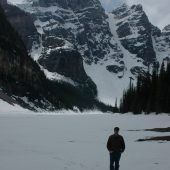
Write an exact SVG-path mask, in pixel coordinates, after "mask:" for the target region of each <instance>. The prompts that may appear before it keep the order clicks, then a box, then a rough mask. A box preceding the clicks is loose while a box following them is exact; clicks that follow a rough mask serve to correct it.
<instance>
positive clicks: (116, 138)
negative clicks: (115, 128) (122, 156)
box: [107, 134, 125, 152]
mask: <svg viewBox="0 0 170 170" xmlns="http://www.w3.org/2000/svg"><path fill="white" fill-rule="evenodd" d="M107 149H108V150H109V151H110V152H112V151H113V152H124V150H125V142H124V139H123V137H122V136H121V135H115V134H114V135H111V136H110V137H109V139H108V142H107Z"/></svg>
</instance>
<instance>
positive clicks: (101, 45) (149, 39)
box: [19, 0, 170, 104]
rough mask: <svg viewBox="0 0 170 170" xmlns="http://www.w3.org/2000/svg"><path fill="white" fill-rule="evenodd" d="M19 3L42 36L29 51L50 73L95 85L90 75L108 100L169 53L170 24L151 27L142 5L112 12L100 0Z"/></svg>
mask: <svg viewBox="0 0 170 170" xmlns="http://www.w3.org/2000/svg"><path fill="white" fill-rule="evenodd" d="M19 7H20V8H21V9H23V10H24V11H26V12H28V13H30V15H31V16H32V19H33V20H34V25H35V27H36V29H37V31H38V33H39V35H40V43H39V46H38V47H37V46H34V45H33V46H32V51H31V55H32V57H33V58H34V59H35V60H36V61H37V62H38V63H39V64H40V65H41V66H42V69H43V68H44V69H45V70H46V73H47V74H46V75H47V76H48V75H50V74H51V73H52V74H57V75H58V74H60V75H63V76H65V77H69V78H71V79H72V80H73V81H74V82H75V83H77V84H79V85H81V86H84V85H87V87H95V85H94V84H93V83H92V81H91V79H92V80H93V82H94V83H95V84H96V85H97V89H98V98H99V99H100V100H102V101H104V102H107V103H110V104H114V100H115V98H116V97H117V98H120V97H121V96H122V91H123V89H125V88H127V86H128V84H129V77H132V78H134V80H135V78H136V76H137V75H138V74H141V73H142V74H145V72H146V71H147V70H148V66H150V68H151V67H152V66H153V65H154V66H155V65H156V66H158V65H159V64H158V63H161V62H162V61H163V60H164V59H167V58H169V57H170V53H169V51H170V50H169V49H170V44H169V42H170V36H169V26H167V27H165V29H164V30H163V31H161V30H159V29H158V28H157V27H155V26H153V25H152V24H151V23H150V21H149V19H148V17H147V15H146V13H145V12H144V11H143V8H142V6H141V5H133V6H131V7H129V6H127V5H126V4H123V5H122V6H121V7H119V8H117V9H115V10H114V11H113V12H112V13H109V14H107V13H106V12H105V11H104V9H103V8H102V6H101V4H100V2H99V0H86V1H85V0H48V1H46V0H27V2H25V3H24V4H22V5H20V6H19ZM84 68H85V69H84ZM89 76H90V77H91V79H90V78H89ZM53 78H54V79H55V78H56V77H55V76H54V77H53Z"/></svg>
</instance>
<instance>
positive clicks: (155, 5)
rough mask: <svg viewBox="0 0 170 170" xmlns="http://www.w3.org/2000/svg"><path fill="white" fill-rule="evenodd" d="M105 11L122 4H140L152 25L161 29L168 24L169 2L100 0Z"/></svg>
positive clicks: (161, 0) (169, 19) (168, 0)
mask: <svg viewBox="0 0 170 170" xmlns="http://www.w3.org/2000/svg"><path fill="white" fill-rule="evenodd" d="M100 1H101V3H102V4H103V6H104V8H105V9H106V10H107V11H111V10H112V9H113V8H114V7H116V6H118V5H120V4H121V3H123V2H127V3H128V4H129V5H132V4H142V5H143V8H144V10H145V12H146V13H147V15H148V17H149V20H150V21H151V23H152V24H154V25H156V26H158V27H159V28H161V29H162V28H163V27H164V26H166V25H168V24H170V0H100Z"/></svg>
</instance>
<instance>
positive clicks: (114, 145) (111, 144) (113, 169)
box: [107, 127, 125, 170]
mask: <svg viewBox="0 0 170 170" xmlns="http://www.w3.org/2000/svg"><path fill="white" fill-rule="evenodd" d="M107 149H108V151H109V153H110V170H119V161H120V158H121V154H122V153H123V152H124V150H125V142H124V139H123V137H122V136H121V135H119V127H115V128H114V134H113V135H111V136H109V139H108V142H107Z"/></svg>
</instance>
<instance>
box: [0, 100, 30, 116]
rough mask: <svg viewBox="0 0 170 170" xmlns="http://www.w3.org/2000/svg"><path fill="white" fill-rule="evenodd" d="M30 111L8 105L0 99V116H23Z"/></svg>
mask: <svg viewBox="0 0 170 170" xmlns="http://www.w3.org/2000/svg"><path fill="white" fill-rule="evenodd" d="M26 112H27V113H30V111H28V110H26V109H24V108H22V107H20V106H19V105H17V104H15V105H10V104H9V103H7V102H5V101H3V100H1V99H0V114H14V115H15V114H24V113H26Z"/></svg>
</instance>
